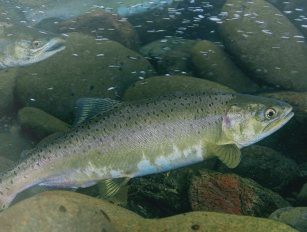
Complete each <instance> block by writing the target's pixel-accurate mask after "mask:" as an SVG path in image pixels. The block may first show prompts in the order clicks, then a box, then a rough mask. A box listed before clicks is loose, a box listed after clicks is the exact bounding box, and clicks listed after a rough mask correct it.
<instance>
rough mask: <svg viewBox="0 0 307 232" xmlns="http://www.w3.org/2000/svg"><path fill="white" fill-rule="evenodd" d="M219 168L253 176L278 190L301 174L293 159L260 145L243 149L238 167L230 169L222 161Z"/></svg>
mask: <svg viewBox="0 0 307 232" xmlns="http://www.w3.org/2000/svg"><path fill="white" fill-rule="evenodd" d="M217 170H218V171H221V172H225V171H226V172H233V173H236V174H238V175H240V176H242V177H247V178H251V179H253V180H254V181H256V182H257V183H259V184H261V185H262V186H264V187H266V188H269V189H272V190H274V191H277V192H278V191H280V190H282V189H283V188H284V187H285V186H287V185H288V184H289V183H290V182H291V181H293V180H294V179H295V178H296V177H298V176H300V172H299V167H298V165H297V164H296V163H295V162H294V161H293V160H291V159H289V158H286V157H285V156H283V155H282V154H281V153H279V152H277V151H275V150H273V149H271V148H268V147H264V146H259V145H252V146H249V147H246V148H243V149H242V160H241V162H240V164H239V165H238V167H236V168H234V169H229V168H227V167H226V166H225V165H223V164H221V163H220V167H219V168H218V169H217Z"/></svg>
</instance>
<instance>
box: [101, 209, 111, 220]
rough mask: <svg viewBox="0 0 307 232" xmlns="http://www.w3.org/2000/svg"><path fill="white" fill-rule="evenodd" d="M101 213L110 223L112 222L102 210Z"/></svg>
mask: <svg viewBox="0 0 307 232" xmlns="http://www.w3.org/2000/svg"><path fill="white" fill-rule="evenodd" d="M100 213H102V214H103V216H105V218H106V219H107V220H108V221H109V222H111V219H110V217H109V216H108V214H106V213H105V212H104V211H103V210H102V209H101V210H100Z"/></svg>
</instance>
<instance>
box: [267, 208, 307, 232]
mask: <svg viewBox="0 0 307 232" xmlns="http://www.w3.org/2000/svg"><path fill="white" fill-rule="evenodd" d="M270 219H272V220H276V221H279V222H282V223H285V224H287V225H290V226H292V227H293V228H295V229H297V230H298V231H300V232H305V231H307V207H286V208H282V209H278V210H276V211H275V212H273V213H272V214H271V215H270Z"/></svg>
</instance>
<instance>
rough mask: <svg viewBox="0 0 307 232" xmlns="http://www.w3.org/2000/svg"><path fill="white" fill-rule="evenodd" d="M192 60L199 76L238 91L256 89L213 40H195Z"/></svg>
mask: <svg viewBox="0 0 307 232" xmlns="http://www.w3.org/2000/svg"><path fill="white" fill-rule="evenodd" d="M192 61H193V65H194V66H195V68H196V70H197V75H198V76H199V77H201V78H205V79H208V80H211V81H215V82H218V83H220V84H223V85H226V86H228V87H230V88H232V89H234V90H236V91H238V92H255V91H257V89H258V86H257V85H256V84H255V83H253V82H252V81H251V80H250V79H249V78H248V77H247V76H246V75H245V74H244V73H243V72H242V71H241V70H240V69H239V68H238V67H237V66H236V65H235V64H234V63H233V62H232V60H231V59H230V58H229V57H228V55H227V54H226V53H225V52H224V51H223V48H222V47H220V46H218V45H216V44H214V43H213V42H210V41H207V40H203V41H199V42H197V43H196V44H195V45H194V46H193V48H192Z"/></svg>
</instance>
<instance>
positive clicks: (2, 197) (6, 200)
mask: <svg viewBox="0 0 307 232" xmlns="http://www.w3.org/2000/svg"><path fill="white" fill-rule="evenodd" d="M15 197H16V195H15V194H9V193H8V191H7V188H6V187H5V186H2V185H0V211H1V210H4V209H6V208H8V207H9V206H10V204H11V203H12V201H13V200H14V199H15Z"/></svg>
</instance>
